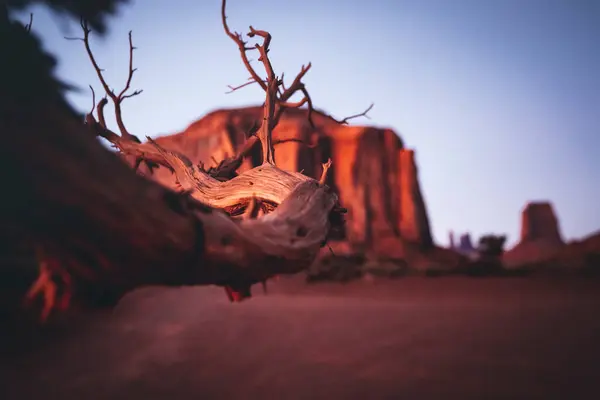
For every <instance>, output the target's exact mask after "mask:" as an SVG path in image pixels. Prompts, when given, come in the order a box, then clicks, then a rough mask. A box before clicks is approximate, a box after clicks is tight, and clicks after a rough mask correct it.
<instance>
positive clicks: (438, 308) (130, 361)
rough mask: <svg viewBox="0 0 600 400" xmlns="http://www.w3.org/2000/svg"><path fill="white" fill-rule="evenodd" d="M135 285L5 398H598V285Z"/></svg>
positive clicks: (13, 371)
mask: <svg viewBox="0 0 600 400" xmlns="http://www.w3.org/2000/svg"><path fill="white" fill-rule="evenodd" d="M270 286H271V289H272V291H271V292H270V293H269V295H268V296H263V295H261V294H260V288H259V287H256V288H255V289H254V291H255V292H257V296H256V297H255V298H253V299H251V300H250V301H247V302H244V303H241V304H230V303H229V302H228V300H227V299H226V296H225V294H224V293H223V290H222V289H219V288H180V289H163V288H148V289H144V290H140V291H138V292H135V293H133V294H131V295H129V296H128V297H126V298H125V299H124V300H123V302H122V303H121V304H120V305H119V307H118V308H117V309H116V310H115V311H113V313H112V314H103V315H94V316H93V317H86V318H85V320H83V321H81V324H80V325H79V326H78V327H77V328H76V329H74V330H73V332H68V333H66V334H65V335H64V337H63V338H62V339H60V340H55V341H53V343H52V344H51V345H44V346H41V347H42V349H41V350H38V351H35V352H31V353H30V354H27V355H21V356H19V357H15V358H10V359H9V358H5V359H4V361H3V363H2V365H1V366H0V368H1V370H0V373H1V374H2V376H1V379H2V380H1V381H0V390H1V391H2V392H4V393H2V392H0V398H3V399H6V400H9V399H54V398H57V399H58V398H64V399H82V400H83V399H85V400H92V399H115V400H116V399H147V400H149V399H484V398H485V399H538V398H539V399H553V398H564V399H597V398H600V317H599V315H600V313H599V311H600V281H598V280H596V281H592V282H590V281H587V282H586V281H582V280H579V279H569V280H566V281H557V280H547V279H532V278H505V279H498V278H497V279H468V278H438V279H427V278H406V279H402V280H398V281H394V282H375V283H366V282H357V283H353V284H349V285H344V286H343V285H335V284H323V285H316V286H312V287H309V288H306V287H304V285H302V284H300V283H299V282H298V280H297V279H294V280H289V281H287V280H285V279H284V280H282V281H279V282H278V283H275V284H272V285H270Z"/></svg>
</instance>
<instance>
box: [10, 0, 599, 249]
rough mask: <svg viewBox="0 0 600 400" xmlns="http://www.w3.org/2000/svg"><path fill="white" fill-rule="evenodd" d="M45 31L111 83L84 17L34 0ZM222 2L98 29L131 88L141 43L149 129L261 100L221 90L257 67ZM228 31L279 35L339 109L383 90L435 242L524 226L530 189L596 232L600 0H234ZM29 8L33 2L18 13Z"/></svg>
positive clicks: (292, 69) (161, 6)
mask: <svg viewBox="0 0 600 400" xmlns="http://www.w3.org/2000/svg"><path fill="white" fill-rule="evenodd" d="M32 11H34V12H35V17H34V24H33V30H34V31H35V32H36V33H38V34H39V35H41V36H42V37H43V41H44V44H45V46H46V48H47V49H48V50H49V51H51V52H52V53H54V54H55V55H57V56H58V59H59V68H58V75H59V76H60V77H61V78H63V79H64V80H66V81H68V82H70V83H73V84H76V85H78V86H79V87H81V88H82V92H81V93H72V94H70V96H69V99H70V101H71V102H72V104H73V105H74V106H75V107H76V108H77V109H79V110H81V111H84V110H87V109H89V107H90V105H91V96H90V94H89V91H88V90H87V85H88V84H89V83H92V84H93V86H94V87H95V88H96V91H97V92H99V90H100V86H99V84H98V82H97V79H96V77H95V75H94V71H93V69H92V67H91V65H90V63H89V61H88V59H87V56H86V54H85V51H84V49H83V46H82V44H81V43H80V42H68V41H66V40H64V39H63V36H65V35H71V36H78V35H80V31H79V29H78V25H76V24H65V22H64V21H63V20H61V19H60V18H57V17H54V16H52V15H51V14H49V13H48V12H46V11H45V10H41V9H39V8H34V9H33V10H32ZM219 13H220V0H202V1H200V0H196V1H191V0H190V1H183V0H146V1H139V0H138V1H137V2H135V3H134V4H132V5H129V6H127V7H124V8H123V9H122V10H121V14H120V16H119V17H118V18H115V19H113V20H112V22H111V23H110V25H109V26H110V32H109V34H108V35H107V37H106V39H102V40H93V41H92V45H93V47H94V49H95V54H96V56H97V58H98V60H99V63H100V64H101V66H102V67H103V68H105V69H106V77H107V79H108V80H109V82H111V84H112V85H114V86H116V87H117V89H120V88H121V86H122V85H123V83H124V81H125V78H126V72H127V56H128V55H127V46H128V45H127V32H128V31H129V30H130V29H131V30H133V37H134V42H135V45H136V46H137V47H138V48H139V50H137V52H136V54H135V56H136V59H135V64H136V66H137V67H138V68H139V70H138V72H137V73H136V75H135V78H134V87H135V88H141V89H144V93H143V94H142V95H141V96H138V97H136V98H134V99H131V100H129V101H127V102H126V104H125V106H124V109H125V115H126V124H127V125H128V127H129V128H130V130H131V131H132V132H133V133H135V134H137V135H138V136H140V137H143V136H145V135H150V136H157V135H162V134H166V133H173V132H176V131H179V130H182V129H184V128H185V127H186V126H187V125H188V124H189V123H191V122H192V121H194V120H196V119H198V118H199V117H201V116H202V115H204V114H205V113H206V112H208V111H211V110H213V109H215V108H220V107H232V106H241V105H247V104H256V103H259V102H260V101H262V98H263V97H262V94H261V93H260V92H259V89H258V88H247V89H245V90H243V91H239V92H236V93H234V94H228V95H226V94H225V91H226V90H227V88H226V86H227V85H228V84H239V83H242V82H244V81H245V80H246V79H247V77H248V74H247V72H246V71H245V69H244V67H243V65H242V64H241V61H240V59H239V56H238V52H237V48H236V46H235V45H234V44H233V42H231V40H230V39H229V38H227V37H226V36H225V34H224V32H223V30H222V27H221V22H220V14H219ZM228 15H229V23H230V26H231V27H232V29H235V30H238V31H239V30H242V31H244V32H245V31H246V30H247V27H248V25H250V24H252V25H253V26H254V27H255V28H259V29H267V30H270V32H271V33H272V34H273V36H274V40H273V42H272V46H271V47H272V51H271V56H272V59H273V62H274V65H275V67H276V71H277V72H281V71H285V72H286V75H288V76H289V77H290V78H291V77H292V76H293V75H294V74H295V73H296V72H297V71H298V70H299V68H300V66H301V65H302V64H303V63H307V62H308V61H312V63H313V69H312V70H311V71H310V72H309V74H308V75H307V77H306V79H305V82H306V84H307V86H308V88H309V90H310V92H311V93H312V97H313V99H314V101H315V103H316V105H317V106H318V107H320V108H323V109H325V110H326V111H328V112H330V113H332V114H333V115H336V116H340V117H341V116H344V115H348V114H352V113H355V112H357V111H361V110H362V109H363V108H364V107H366V106H367V105H368V104H369V103H370V102H372V101H373V102H375V108H374V109H373V110H372V112H371V114H370V115H371V117H372V120H371V121H366V120H363V121H360V122H357V123H363V122H364V123H369V124H376V125H382V126H389V127H392V128H393V129H395V130H396V131H397V132H398V133H399V134H400V135H401V136H402V138H403V139H404V140H405V142H406V144H407V145H408V146H409V147H412V148H416V150H417V161H418V163H419V169H420V178H421V185H422V189H423V191H424V195H425V199H426V202H427V206H428V209H429V215H430V219H431V224H432V229H433V232H434V236H435V239H436V240H437V241H438V242H439V243H441V244H445V243H447V239H448V231H449V230H450V229H453V230H454V231H456V232H459V233H460V232H463V231H469V232H471V233H472V234H473V235H474V236H475V238H476V237H477V236H479V235H480V234H483V233H487V232H494V233H506V234H508V236H509V243H511V244H512V243H514V242H515V240H517V239H518V234H519V218H520V211H521V209H522V207H523V206H524V204H525V203H526V202H527V201H531V200H550V201H552V202H553V203H554V205H555V208H556V211H557V213H558V216H559V218H560V221H561V229H562V232H563V234H564V235H565V236H566V237H567V238H577V237H582V236H584V235H586V234H588V233H591V232H593V231H596V230H598V229H600V1H594V0H395V1H393V0H391V1H384V0H371V1H367V2H365V1H352V0H345V1H342V0H329V1H323V0H319V1H317V0H285V1H284V0H253V1H249V0H246V1H242V0H229V2H228ZM18 18H19V19H22V20H26V19H27V14H21V15H18Z"/></svg>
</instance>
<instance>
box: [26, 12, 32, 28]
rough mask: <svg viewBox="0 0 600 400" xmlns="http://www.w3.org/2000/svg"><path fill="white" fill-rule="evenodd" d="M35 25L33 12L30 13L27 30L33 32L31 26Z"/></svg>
mask: <svg viewBox="0 0 600 400" xmlns="http://www.w3.org/2000/svg"><path fill="white" fill-rule="evenodd" d="M32 25H33V13H29V23H28V24H26V25H25V30H26V31H27V32H31V26H32Z"/></svg>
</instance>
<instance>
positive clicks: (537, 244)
mask: <svg viewBox="0 0 600 400" xmlns="http://www.w3.org/2000/svg"><path fill="white" fill-rule="evenodd" d="M564 245H565V242H564V240H563V238H562V235H561V233H560V227H559V223H558V218H557V216H556V213H555V212H554V207H553V206H552V204H551V203H549V202H530V203H528V204H526V205H525V207H524V208H523V211H522V212H521V237H520V239H519V243H517V245H516V246H515V247H513V248H512V249H510V250H508V251H507V252H506V253H504V257H503V260H504V263H505V265H506V266H507V267H517V266H523V265H528V264H533V263H537V262H540V261H543V260H545V259H548V258H550V257H552V256H554V255H555V254H556V253H557V252H558V251H559V250H561V249H562V247H563V246H564Z"/></svg>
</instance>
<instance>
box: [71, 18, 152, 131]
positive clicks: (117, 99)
mask: <svg viewBox="0 0 600 400" xmlns="http://www.w3.org/2000/svg"><path fill="white" fill-rule="evenodd" d="M80 25H81V29H82V30H83V37H82V38H71V37H65V39H67V40H81V41H82V42H83V44H84V46H85V50H86V52H87V54H88V57H89V59H90V61H91V62H92V65H93V66H94V70H95V71H96V75H97V76H98V79H99V80H100V83H101V84H102V87H103V88H104V92H105V93H106V95H107V96H108V97H110V99H111V101H112V102H113V105H114V108H115V118H116V120H117V126H118V127H119V132H121V136H122V137H123V138H126V139H132V140H135V139H134V138H133V135H132V134H130V133H129V131H128V130H127V128H126V127H125V123H124V122H123V111H122V108H121V104H122V103H123V100H125V99H128V98H131V97H134V96H137V95H139V94H141V93H142V92H143V90H135V91H133V92H131V93H127V92H128V91H129V89H130V88H131V80H132V79H133V74H134V73H135V71H137V68H133V51H134V50H135V49H136V47H134V46H133V39H132V36H131V34H132V32H131V31H129V71H128V74H127V81H126V82H125V87H124V88H123V90H121V92H119V94H116V93H115V91H114V90H113V89H111V88H110V87H109V86H108V83H107V82H106V80H105V78H104V75H103V74H102V72H103V71H104V70H103V69H102V68H100V66H99V65H98V62H97V61H96V58H95V57H94V53H93V52H92V48H91V46H90V33H91V32H92V30H91V29H90V27H89V25H88V22H87V21H86V20H84V19H82V20H81V21H80ZM138 140H139V139H138Z"/></svg>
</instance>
